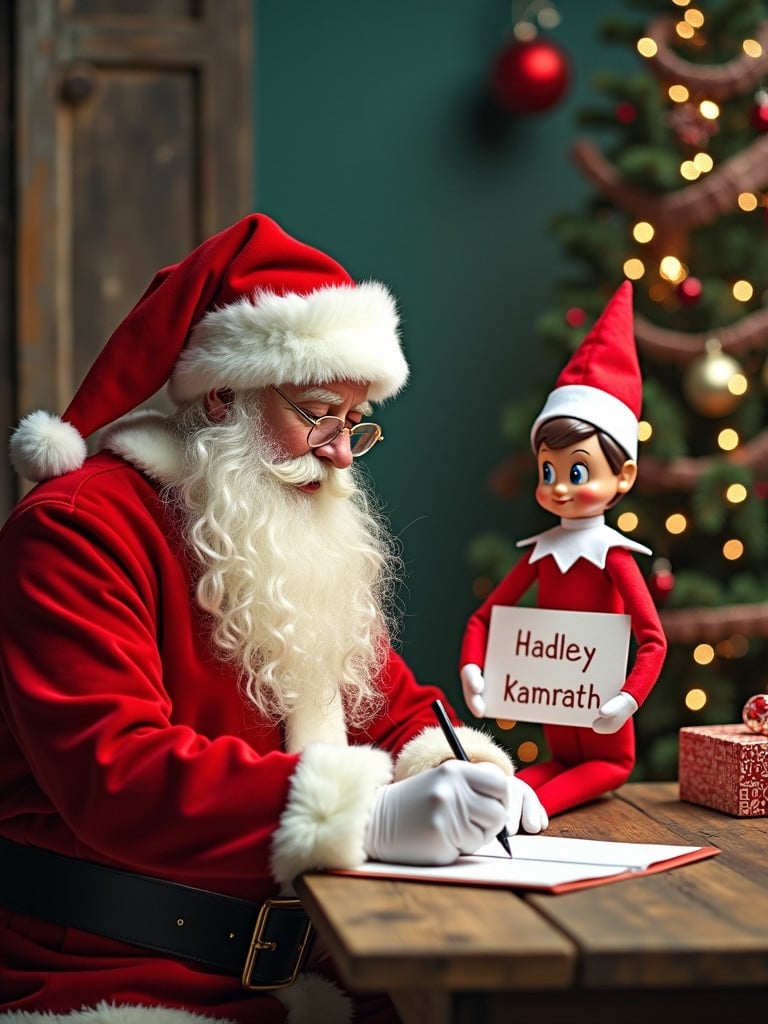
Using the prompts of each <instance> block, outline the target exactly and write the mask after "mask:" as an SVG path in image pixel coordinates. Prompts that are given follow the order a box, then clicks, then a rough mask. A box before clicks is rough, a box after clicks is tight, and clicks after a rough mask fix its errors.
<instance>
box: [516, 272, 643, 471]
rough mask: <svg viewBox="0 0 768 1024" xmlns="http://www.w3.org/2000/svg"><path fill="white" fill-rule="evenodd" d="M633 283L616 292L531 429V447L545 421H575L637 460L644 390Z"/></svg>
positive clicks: (621, 287) (558, 379)
mask: <svg viewBox="0 0 768 1024" xmlns="http://www.w3.org/2000/svg"><path fill="white" fill-rule="evenodd" d="M633 323H634V318H633V314H632V285H631V283H630V282H629V281H624V283H623V284H621V285H620V286H619V288H618V289H617V290H616V292H615V293H614V295H613V297H612V298H611V299H610V301H609V302H608V304H607V305H606V307H605V309H604V310H603V312H602V313H601V315H600V317H599V319H598V320H597V321H596V323H595V325H594V327H593V328H592V329H591V330H590V332H589V333H588V334H587V336H586V337H585V338H584V340H583V341H582V343H581V344H580V345H579V347H578V349H577V350H576V352H574V354H573V356H572V357H571V359H570V360H569V362H568V364H567V365H566V367H565V368H564V369H563V370H562V372H561V373H560V376H559V377H558V378H557V381H556V383H555V387H554V389H553V390H552V391H551V392H550V394H549V397H548V398H547V400H546V402H545V403H544V408H543V409H542V410H541V412H540V413H539V415H538V416H537V417H536V419H535V420H534V422H533V426H532V427H531V446H532V447H533V446H534V437H535V435H536V431H537V429H538V428H539V426H540V425H541V424H542V423H544V422H545V421H546V420H551V419H555V418H556V417H560V416H571V417H574V418H576V419H580V420H584V421H585V422H586V423H591V424H592V425H593V426H595V427H597V428H598V429H599V430H603V431H605V433H606V434H609V435H610V436H611V437H612V438H613V439H614V441H616V442H617V443H618V444H620V445H621V447H622V448H623V449H624V451H625V452H626V453H627V455H628V457H629V458H630V459H633V460H636V459H637V431H638V421H639V419H640V410H641V408H642V401H643V385H642V378H641V376H640V364H639V362H638V358H637V348H636V346H635V335H634V329H633Z"/></svg>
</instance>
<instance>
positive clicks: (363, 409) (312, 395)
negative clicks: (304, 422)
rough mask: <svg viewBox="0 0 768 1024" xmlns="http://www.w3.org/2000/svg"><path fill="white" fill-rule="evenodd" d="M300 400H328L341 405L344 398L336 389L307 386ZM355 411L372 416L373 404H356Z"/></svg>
mask: <svg viewBox="0 0 768 1024" xmlns="http://www.w3.org/2000/svg"><path fill="white" fill-rule="evenodd" d="M298 401H299V402H312V401H315V402H327V403H328V405H341V403H342V402H343V401H344V399H343V397H342V395H337V394H336V392H335V391H326V390H325V388H307V389H306V391H302V393H301V394H300V395H299V397H298ZM355 412H359V413H362V414H363V416H370V414H371V413H372V412H373V406H372V405H371V403H370V402H368V401H364V402H361V403H360V404H359V405H356V406H355Z"/></svg>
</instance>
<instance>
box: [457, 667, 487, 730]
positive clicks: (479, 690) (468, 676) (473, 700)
mask: <svg viewBox="0 0 768 1024" xmlns="http://www.w3.org/2000/svg"><path fill="white" fill-rule="evenodd" d="M459 675H460V676H461V688H462V690H463V691H464V703H465V704H466V705H467V707H468V708H469V710H470V711H471V712H472V714H473V715H474V716H475V718H482V717H483V715H484V714H485V701H484V700H483V694H484V693H485V679H483V673H482V671H481V670H480V667H479V665H465V666H464V668H463V669H462V670H461V672H460V673H459Z"/></svg>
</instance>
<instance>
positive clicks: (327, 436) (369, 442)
mask: <svg viewBox="0 0 768 1024" xmlns="http://www.w3.org/2000/svg"><path fill="white" fill-rule="evenodd" d="M272 389H273V390H274V391H276V392H277V393H278V395H280V397H281V398H283V399H285V401H286V402H287V403H288V405H290V407H291V408H292V409H295V410H296V412H297V413H298V414H299V416H301V417H302V419H305V420H306V421H307V423H311V424H312V426H311V427H310V429H309V433H308V434H307V444H308V445H309V447H310V448H322V447H323V445H326V444H331V443H332V442H333V441H335V440H336V438H337V437H338V436H339V434H341V433H343V431H345V430H346V431H348V432H349V448H350V451H351V452H352V457H353V458H355V459H356V458H357V457H358V456H359V455H365V453H366V452H369V451H370V450H371V448H373V446H374V445H375V444H376V443H377V442H378V441H383V440H384V435H383V434H382V432H381V427H380V426H379V425H378V423H369V422H368V421H367V420H366V422H365V423H355V424H354V426H351V427H348V426H347V424H346V423H345V422H344V420H343V419H342V418H341V416H318V417H315V416H310V415H309V413H308V412H305V411H304V410H303V409H301V408H300V407H299V406H298V405H296V403H295V402H292V401H291V400H290V398H289V397H288V395H285V394H283V392H282V391H281V390H280V388H278V387H276V386H275V385H274V384H273V385H272Z"/></svg>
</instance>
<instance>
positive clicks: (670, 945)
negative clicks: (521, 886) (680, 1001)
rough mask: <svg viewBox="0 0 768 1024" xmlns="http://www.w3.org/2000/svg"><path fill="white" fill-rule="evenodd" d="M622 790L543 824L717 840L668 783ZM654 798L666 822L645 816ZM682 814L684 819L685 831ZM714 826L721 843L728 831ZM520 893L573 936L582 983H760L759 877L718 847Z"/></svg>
mask: <svg viewBox="0 0 768 1024" xmlns="http://www.w3.org/2000/svg"><path fill="white" fill-rule="evenodd" d="M625 790H626V792H623V793H622V795H620V796H618V797H612V798H609V799H607V800H602V801H598V802H597V803H595V804H592V805H589V806H587V807H584V808H580V809H579V810H578V811H575V812H573V813H572V814H569V815H567V816H566V817H564V818H563V819H555V821H554V822H553V826H552V829H551V832H552V833H553V834H569V835H578V836H583V837H587V838H597V837H598V835H599V836H600V837H601V838H603V839H620V840H624V841H633V842H658V843H668V842H671V843H677V842H685V843H688V844H692V845H703V844H711V845H718V844H717V843H716V842H714V841H713V838H710V837H709V836H708V835H704V834H702V832H701V830H697V829H696V828H695V827H694V825H693V822H694V821H695V816H694V817H690V816H688V812H687V811H686V810H685V807H684V805H680V804H677V805H676V804H674V802H673V801H671V800H670V799H669V792H668V791H667V792H666V793H661V792H659V791H656V792H654V791H648V790H645V791H642V790H634V789H633V787H631V786H630V787H625ZM659 805H661V806H662V807H663V808H664V814H663V815H662V817H663V818H665V819H666V822H659V821H656V820H655V818H654V817H652V816H651V815H652V814H654V815H655V814H656V813H657V811H658V808H659ZM680 820H682V821H684V822H687V824H686V825H685V827H684V828H683V829H682V832H683V833H684V834H681V829H680V827H679V826H678V822H679V821H680ZM720 835H721V837H722V839H723V845H726V843H725V840H726V839H728V838H729V835H730V834H727V833H726V832H725V831H724V830H723V831H722V832H721V833H720ZM724 858H725V859H724ZM746 860H747V862H751V855H750V856H749V857H747V858H746ZM764 875H765V873H764ZM619 886H620V891H618V887H619ZM617 897H618V898H617ZM526 899H527V900H528V902H530V903H531V905H532V906H534V907H536V909H537V910H538V911H539V912H540V913H541V914H542V916H544V917H545V918H546V919H547V920H549V921H550V922H551V923H552V924H554V925H556V926H557V927H558V928H560V929H562V930H563V932H564V933H565V934H567V935H569V936H570V937H571V938H572V939H573V940H574V941H575V942H576V944H577V946H578V947H579V950H580V968H579V982H580V984H581V985H582V986H583V987H585V988H623V987H636V988H644V987H664V986H678V985H684V986H703V987H710V986H719V985H720V986H739V985H748V986H753V985H768V891H766V886H765V877H764V878H763V881H762V883H759V882H757V881H754V880H753V879H752V878H751V877H749V875H748V874H747V873H744V872H743V871H740V870H737V869H736V868H734V867H731V866H730V865H729V863H728V860H727V856H726V855H725V854H720V855H719V856H718V857H715V858H714V859H712V860H708V861H702V862H700V863H696V864H690V865H687V866H685V867H683V868H678V869H675V870H672V871H668V872H664V873H663V874H659V875H653V876H647V877H643V878H637V879H631V880H629V881H623V882H620V883H616V884H615V885H611V884H609V885H606V886H602V887H600V888H597V889H590V890H585V891H582V892H577V893H569V894H566V895H562V896H554V897H553V896H548V895H541V894H530V895H528V896H527V897H526Z"/></svg>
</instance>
